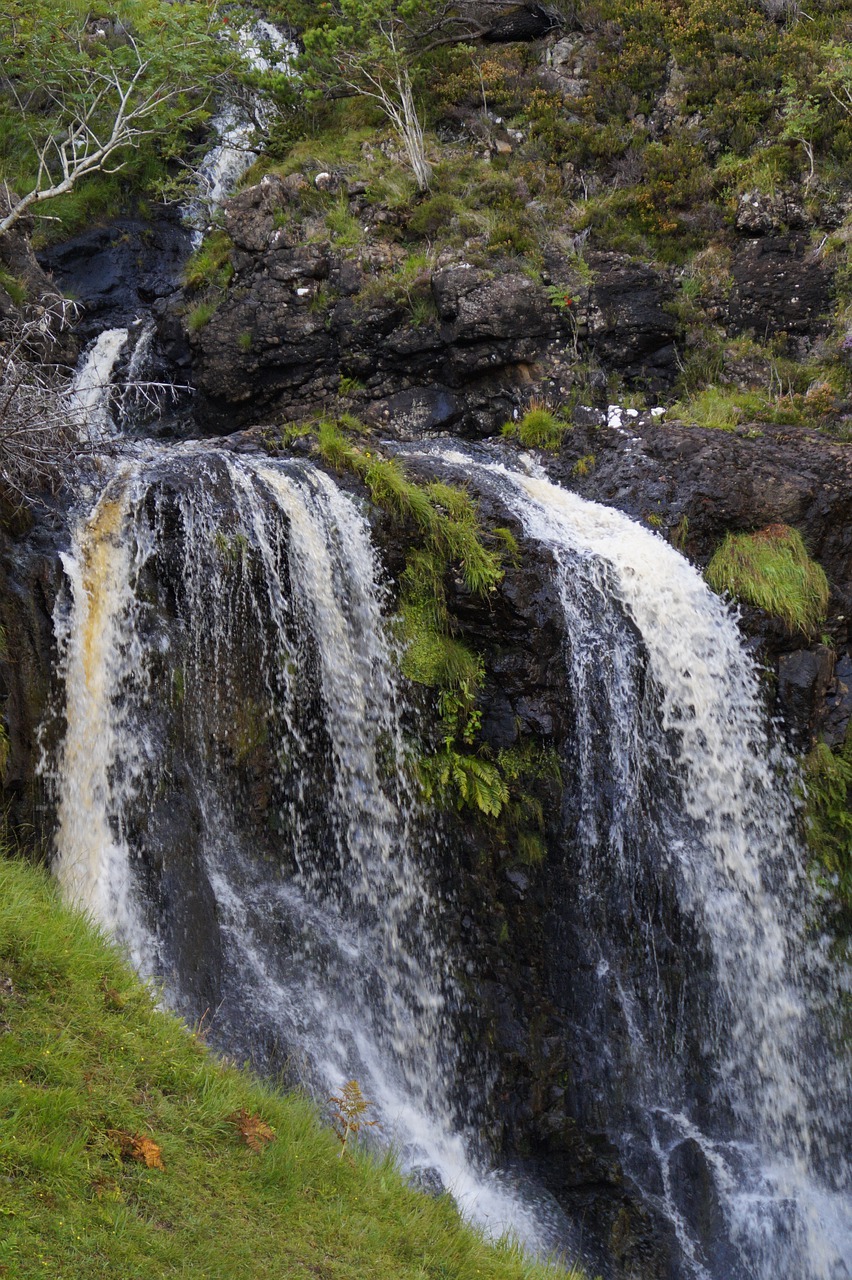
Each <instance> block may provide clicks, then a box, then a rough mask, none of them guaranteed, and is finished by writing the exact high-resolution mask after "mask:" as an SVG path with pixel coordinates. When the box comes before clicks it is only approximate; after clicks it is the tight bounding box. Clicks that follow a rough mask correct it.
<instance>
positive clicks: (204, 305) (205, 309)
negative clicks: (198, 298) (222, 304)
mask: <svg viewBox="0 0 852 1280" xmlns="http://www.w3.org/2000/svg"><path fill="white" fill-rule="evenodd" d="M217 306H218V303H216V302H199V304H198V306H197V307H193V309H192V310H191V311H190V312H189V314H188V316H187V317H186V327H187V329H189V332H190V333H198V331H199V329H203V328H204V326H205V325H206V324H208V323H209V322H210V320H211V319H212V318H213V316H214V315H215V314H216V307H217Z"/></svg>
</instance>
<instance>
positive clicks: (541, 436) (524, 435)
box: [503, 405, 570, 451]
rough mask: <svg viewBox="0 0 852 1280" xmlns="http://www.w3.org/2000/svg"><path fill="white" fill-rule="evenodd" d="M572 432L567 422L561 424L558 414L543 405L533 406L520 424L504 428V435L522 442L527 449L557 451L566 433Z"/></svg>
mask: <svg viewBox="0 0 852 1280" xmlns="http://www.w3.org/2000/svg"><path fill="white" fill-rule="evenodd" d="M568 430H570V426H569V424H568V423H567V422H561V421H560V420H559V418H557V416H556V414H555V413H553V412H552V410H550V409H546V408H545V407H544V406H543V405H532V406H531V407H530V408H529V409H528V410H527V412H526V413H525V414H524V416H523V417H522V418H521V420H520V421H519V422H507V423H506V424H505V426H504V427H503V435H504V436H510V437H514V438H515V439H517V440H520V442H521V444H522V445H523V446H524V448H525V449H552V450H554V451H555V450H556V449H558V448H559V446H560V445H561V443H562V437H563V436H564V435H565V432H566V431H568Z"/></svg>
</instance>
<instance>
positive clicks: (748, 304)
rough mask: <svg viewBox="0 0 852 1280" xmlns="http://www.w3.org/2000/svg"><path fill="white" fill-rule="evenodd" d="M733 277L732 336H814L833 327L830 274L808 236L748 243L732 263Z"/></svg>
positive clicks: (769, 238)
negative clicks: (831, 325) (741, 333)
mask: <svg viewBox="0 0 852 1280" xmlns="http://www.w3.org/2000/svg"><path fill="white" fill-rule="evenodd" d="M732 274H733V279H734V288H733V293H732V296H731V299H730V303H729V315H728V326H729V328H730V329H731V331H732V332H735V333H740V332H742V331H744V330H748V329H751V330H753V331H754V332H755V333H757V334H759V335H760V336H761V337H762V336H763V335H764V334H767V333H770V334H771V333H780V332H782V331H783V332H785V333H789V334H793V335H803V334H811V335H816V334H818V333H820V332H827V331H828V329H829V328H830V317H829V312H830V307H831V279H832V277H831V272H830V271H829V270H828V269H827V268H826V266H825V265H824V263H822V262H821V260H820V259H819V257H818V256H817V255H815V254H814V253H813V252H812V250H811V248H810V246H809V244H808V241H807V239H806V238H805V237H803V236H798V237H784V236H763V237H761V238H760V239H752V240H748V241H746V243H745V244H744V245H742V247H741V248H740V249H739V251H738V252H737V254H736V256H735V258H734V263H733V268H732Z"/></svg>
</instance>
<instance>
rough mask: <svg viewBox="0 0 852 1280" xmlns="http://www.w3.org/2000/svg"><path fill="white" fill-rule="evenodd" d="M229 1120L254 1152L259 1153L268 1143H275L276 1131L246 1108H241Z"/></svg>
mask: <svg viewBox="0 0 852 1280" xmlns="http://www.w3.org/2000/svg"><path fill="white" fill-rule="evenodd" d="M228 1119H229V1120H230V1121H231V1122H232V1123H233V1124H235V1125H236V1126H237V1128H238V1129H239V1131H240V1133H241V1134H242V1136H243V1138H244V1139H245V1142H246V1146H248V1147H251V1149H252V1151H257V1152H258V1153H259V1152H261V1151H262V1150H263V1148H264V1147H265V1146H266V1145H267V1144H268V1143H270V1142H274V1141H275V1130H274V1129H272V1128H271V1127H270V1126H269V1125H268V1124H267V1123H266V1121H265V1120H261V1118H260V1116H258V1115H253V1114H252V1113H251V1112H250V1111H246V1109H245V1107H240V1109H239V1111H235V1112H234V1114H233V1115H231V1116H228Z"/></svg>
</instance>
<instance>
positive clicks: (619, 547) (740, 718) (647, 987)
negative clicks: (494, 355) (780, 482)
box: [429, 449, 852, 1280]
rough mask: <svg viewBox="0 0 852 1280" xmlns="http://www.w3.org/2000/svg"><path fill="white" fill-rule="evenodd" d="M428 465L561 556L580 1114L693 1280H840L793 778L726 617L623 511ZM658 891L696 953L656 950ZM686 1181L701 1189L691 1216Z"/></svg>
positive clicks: (831, 1100)
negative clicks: (657, 1216)
mask: <svg viewBox="0 0 852 1280" xmlns="http://www.w3.org/2000/svg"><path fill="white" fill-rule="evenodd" d="M429 456H430V457H431V458H432V459H433V460H438V459H440V460H441V461H443V462H444V463H446V464H450V465H452V466H453V467H455V468H460V469H462V470H463V471H464V472H465V473H466V474H467V475H468V476H470V478H471V479H472V480H474V482H475V483H476V484H477V485H484V486H486V487H488V488H489V489H491V490H492V491H497V492H498V493H499V495H500V496H501V497H502V499H503V501H504V502H505V503H506V505H507V506H508V507H509V508H510V509H511V510H512V511H513V513H514V514H515V515H516V517H517V518H518V519H519V520H520V522H521V524H522V526H523V529H524V532H525V534H526V535H527V536H528V537H530V538H531V539H534V540H536V541H537V542H539V543H541V544H543V545H544V546H546V547H547V548H548V549H549V551H550V553H551V554H552V556H553V559H554V561H555V571H556V582H557V586H558V590H559V594H560V600H561V604H562V609H563V612H564V618H565V637H566V640H565V644H566V668H567V680H568V686H569V689H568V692H569V695H570V698H571V703H572V708H573V712H574V717H575V724H576V727H575V731H574V734H573V740H572V742H571V744H570V745H569V748H568V760H567V768H566V775H567V776H569V777H572V778H573V779H574V780H575V781H574V784H573V788H572V796H571V799H570V802H569V804H568V807H567V813H566V828H567V832H568V841H569V848H570V851H571V853H570V856H572V857H573V858H574V859H576V861H575V862H574V863H573V864H572V866H573V868H574V870H573V872H572V882H573V884H574V886H575V888H576V893H577V902H576V904H575V906H576V923H577V929H578V931H581V932H583V934H584V936H585V938H586V944H585V945H586V947H587V953H588V954H587V960H588V969H587V970H586V971H587V972H588V973H589V974H590V975H592V977H591V982H592V987H591V989H590V990H589V991H588V992H586V993H585V997H584V998H583V999H581V1000H580V1001H579V1002H578V1007H579V1005H582V1012H581V1013H580V1014H578V1025H577V1029H578V1033H579V1036H578V1039H579V1038H580V1037H582V1042H583V1044H589V1043H591V1044H594V1045H596V1046H597V1051H596V1052H591V1053H587V1054H586V1066H585V1070H586V1075H587V1078H586V1080H585V1082H584V1084H581V1085H580V1086H579V1087H578V1098H577V1104H578V1109H579V1110H581V1111H584V1112H585V1118H586V1119H590V1120H591V1121H592V1122H593V1123H598V1124H602V1125H604V1126H605V1127H607V1128H608V1130H609V1131H610V1133H611V1134H612V1136H613V1138H614V1140H615V1141H616V1143H617V1144H618V1145H619V1147H620V1149H621V1152H622V1156H623V1158H624V1161H625V1164H626V1166H627V1168H628V1170H629V1171H630V1172H631V1173H632V1174H633V1175H634V1176H635V1177H636V1179H637V1181H638V1182H639V1184H640V1185H642V1186H644V1188H645V1191H646V1194H647V1195H648V1198H649V1200H650V1201H652V1202H653V1203H655V1204H657V1205H658V1206H661V1207H662V1208H663V1209H664V1211H665V1212H666V1214H667V1216H668V1217H669V1219H670V1220H671V1221H672V1222H673V1224H674V1227H675V1229H676V1231H677V1235H678V1239H679V1242H680V1246H681V1249H682V1252H683V1257H684V1267H685V1269H686V1273H687V1274H689V1275H693V1276H698V1277H708V1276H713V1277H714V1280H733V1278H734V1277H738V1278H739V1277H748V1278H749V1280H778V1278H779V1277H791V1280H792V1277H796V1280H840V1278H841V1277H845V1276H848V1275H849V1274H850V1271H849V1270H848V1268H849V1266H850V1259H852V1204H850V1199H849V1192H850V1177H849V1173H850V1171H849V1165H848V1162H847V1160H846V1158H845V1156H844V1152H845V1150H846V1143H847V1140H848V1132H849V1120H850V1105H849V1104H850V1099H849V1091H848V1079H847V1077H846V1075H845V1073H844V1071H843V1067H842V1065H841V1064H840V1062H839V1053H838V1051H837V1046H836V1045H834V1046H832V1045H831V1043H830V1041H831V1035H832V1032H831V1029H830V1025H829V1028H828V1029H827V1028H826V1025H825V1024H826V1023H829V1024H830V1021H831V1018H830V1009H829V998H828V997H827V996H826V990H827V989H830V984H829V982H828V980H827V976H826V975H827V973H828V969H827V966H826V965H825V964H824V957H823V955H822V952H821V949H820V945H819V943H818V941H815V940H813V939H809V937H808V920H807V903H808V900H809V894H808V889H807V882H806V877H805V875H804V873H803V870H802V864H803V856H802V853H801V850H800V849H799V847H798V844H797V840H796V836H795V827H796V824H795V813H794V807H793V802H792V800H791V798H790V797H791V794H792V792H793V790H794V788H793V782H794V778H793V773H792V769H791V765H790V762H789V761H788V760H787V759H786V758H785V756H784V753H783V751H782V750H781V749H779V748H778V747H773V746H772V745H771V742H770V740H769V738H768V736H767V731H766V718H765V713H764V709H763V706H762V702H761V697H760V692H759V686H758V681H757V678H756V673H755V671H754V669H753V666H752V663H751V661H750V660H749V658H748V657H747V655H746V653H745V651H744V648H743V645H742V641H741V638H740V636H739V633H738V630H737V627H736V623H735V620H734V618H733V617H732V616H731V614H730V612H729V610H728V609H727V608H726V607H725V606H724V605H723V604H722V603H721V602H720V601H719V600H718V599H717V598H716V597H715V596H714V595H713V594H712V593H711V592H710V591H709V590H708V589H707V587H706V586H705V585H704V583H703V581H702V579H701V578H700V576H699V575H698V574H697V573H696V572H695V570H694V569H693V568H692V567H691V566H690V565H689V564H688V562H687V561H686V560H685V559H684V558H683V557H682V556H680V555H679V554H678V553H677V552H676V551H674V550H673V549H672V548H671V547H669V546H668V544H667V543H665V542H664V541H663V540H662V539H661V538H659V537H657V536H656V535H654V534H652V533H651V532H650V531H648V530H645V529H643V528H641V527H640V526H638V525H637V524H636V523H635V522H633V521H631V520H630V519H628V518H627V517H626V516H624V515H622V514H621V513H619V512H617V511H614V510H611V509H609V508H605V507H601V506H598V505H597V504H594V503H589V502H586V501H584V500H583V499H581V498H579V497H577V496H576V495H574V494H572V493H570V492H568V491H567V490H564V489H562V488H559V487H558V486H556V485H554V484H552V483H550V482H549V481H548V480H547V479H546V478H545V477H544V475H543V473H538V474H522V473H520V472H517V471H512V470H509V469H507V468H506V467H505V466H503V465H501V464H499V463H495V462H493V461H490V460H488V459H487V457H485V458H484V457H483V455H482V454H479V455H477V457H475V458H474V457H471V456H470V455H468V454H461V453H455V452H446V451H443V452H442V451H441V450H440V449H435V450H432V451H430V452H429ZM667 895H668V896H670V897H673V899H674V907H675V911H676V912H677V913H678V914H679V916H680V917H681V918H682V921H683V922H684V924H683V926H682V936H681V938H680V942H679V945H680V946H681V947H682V946H683V942H684V938H686V939H687V941H689V942H691V944H692V945H693V946H694V947H695V948H696V952H697V954H695V955H694V956H691V955H689V954H686V955H685V954H683V952H682V951H681V952H680V953H677V948H676V946H674V947H673V944H672V939H671V938H670V937H667V936H666V927H665V912H664V910H663V907H662V906H661V904H662V903H663V901H664V899H665V898H666V896H667ZM684 930H685V931H686V932H684ZM673 951H675V954H674V956H672V952H673ZM664 952H665V953H668V954H664ZM690 969H691V970H692V971H691V972H690ZM590 1060H591V1065H589V1061H590ZM578 1074H580V1075H582V1070H578ZM690 1179H692V1180H693V1181H698V1182H701V1181H702V1180H703V1181H704V1182H705V1183H706V1187H707V1194H706V1197H705V1203H704V1207H703V1209H699V1211H698V1212H696V1211H695V1204H694V1199H693V1200H692V1201H691V1195H692V1193H691V1191H690V1186H689V1180H690Z"/></svg>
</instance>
